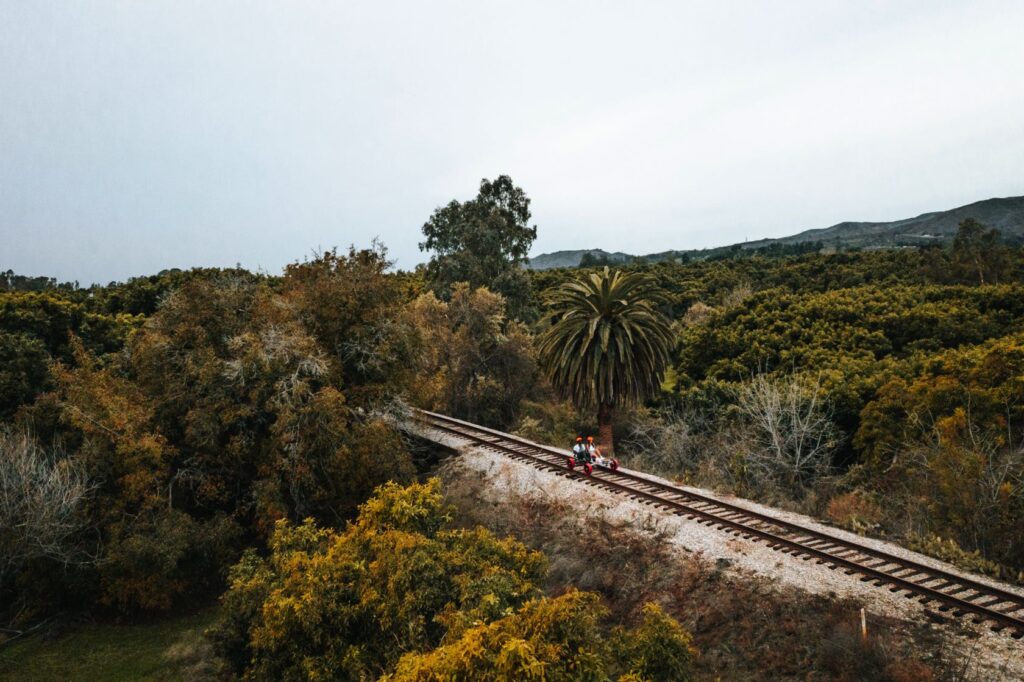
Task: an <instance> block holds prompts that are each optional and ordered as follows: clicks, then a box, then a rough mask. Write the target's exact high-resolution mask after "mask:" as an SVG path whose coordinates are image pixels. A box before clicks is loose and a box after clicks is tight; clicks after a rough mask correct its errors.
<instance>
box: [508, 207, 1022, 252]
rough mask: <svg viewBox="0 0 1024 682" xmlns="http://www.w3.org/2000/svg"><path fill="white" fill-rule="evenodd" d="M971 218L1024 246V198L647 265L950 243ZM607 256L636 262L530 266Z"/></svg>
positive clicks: (848, 224) (835, 228)
mask: <svg viewBox="0 0 1024 682" xmlns="http://www.w3.org/2000/svg"><path fill="white" fill-rule="evenodd" d="M966 218H974V219H975V220H977V221H978V222H981V223H984V224H985V225H987V226H988V227H994V228H996V229H998V230H999V231H1001V232H1002V233H1003V235H1004V237H1006V238H1008V239H1010V240H1012V241H1015V242H1024V197H1007V198H1004V199H985V200H984V201H976V202H974V203H973V204H967V205H966V206H960V207H958V208H954V209H950V210H948V211H936V212H933V213H922V214H921V215H919V216H917V217H914V218H904V219H903V220H893V221H891V222H880V223H869V222H842V223H838V224H836V225H832V226H831V227H825V228H818V229H813V230H805V231H804V232H800V233H798V234H794V235H792V236H789V237H781V238H779V239H759V240H757V241H752V242H742V243H739V244H732V245H728V246H720V247H717V248H713V249H690V250H673V251H663V252H660V253H651V254H647V255H645V256H642V258H643V259H644V260H650V261H659V260H667V259H671V258H680V257H683V258H686V257H689V258H710V257H714V256H718V255H724V254H726V253H729V252H735V251H737V250H742V251H753V250H761V249H763V250H766V251H768V252H782V253H788V252H798V251H800V250H802V249H801V248H800V245H805V246H807V247H813V248H814V249H815V250H817V249H831V248H836V249H851V248H856V249H887V248H897V247H901V246H922V245H925V244H934V243H944V242H947V241H949V240H950V239H952V237H953V235H955V234H956V230H957V226H958V225H959V224H960V222H961V221H962V220H964V219H966ZM586 253H590V254H593V255H594V256H597V257H601V256H604V257H607V258H608V262H610V263H624V262H627V261H629V260H630V259H632V258H633V256H630V255H629V254H626V253H608V252H606V251H602V250H601V249H586V250H580V251H556V252H555V253H545V254H541V255H539V256H537V257H535V258H531V259H530V261H529V264H528V267H530V268H532V269H535V270H546V269H549V268H559V267H575V266H577V265H579V262H580V259H581V258H582V257H583V255H584V254H586Z"/></svg>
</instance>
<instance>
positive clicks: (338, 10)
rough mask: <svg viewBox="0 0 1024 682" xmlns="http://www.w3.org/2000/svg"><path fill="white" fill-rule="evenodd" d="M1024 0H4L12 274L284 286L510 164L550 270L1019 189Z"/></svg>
mask: <svg viewBox="0 0 1024 682" xmlns="http://www.w3.org/2000/svg"><path fill="white" fill-rule="evenodd" d="M1022 27H1024V2H1020V1H1019V0H1008V1H1006V2H995V1H992V2H987V1H978V0H970V1H964V2H956V3H951V2H937V1H936V0H928V1H925V2H894V1H891V0H889V1H885V2H872V1H866V0H856V1H852V2H838V1H829V2H822V1H821V0H813V1H809V2H793V1H783V2H711V1H704V2H679V1H672V2H634V3H626V2H597V1H595V0H589V1H587V2H573V3H570V2H552V1H548V2H523V1H522V0H520V1H517V2H505V3H495V2H481V1H479V0H477V1H474V2H438V1H436V0H435V1H433V2H408V3H388V2H367V3H355V2H343V1H340V0H338V1H334V2H326V1H325V2H276V1H275V2H254V1H252V0H248V1H246V2H222V1H217V2H210V1H207V0H204V1H202V2H199V1H197V2H187V1H182V0H173V1H169V2H157V1H155V0H146V1H145V2H134V1H131V2H129V1H125V2H85V1H82V2H68V1H67V0H63V1H61V2H48V1H41V0H31V1H29V0H0V237H2V239H0V269H7V268H13V269H14V270H15V271H17V272H22V273H26V274H48V275H54V276H57V277H59V278H61V279H77V280H79V281H81V282H82V283H83V284H85V283H89V282H93V281H99V282H107V281H109V280H112V279H124V278H126V277H129V276H133V275H140V274H151V273H155V272H157V271H159V270H161V269H164V268H169V267H191V266H199V265H204V266H206V265H233V264H235V263H236V262H237V263H241V264H242V265H243V266H246V267H249V268H253V269H256V268H259V269H263V270H266V271H269V272H272V273H276V272H278V271H279V270H280V268H281V267H282V266H283V265H284V264H286V263H288V262H291V261H294V260H296V259H301V258H302V257H304V256H306V255H309V254H310V253H312V252H313V251H316V250H318V249H322V248H326V247H330V246H333V245H338V246H342V247H344V246H347V245H348V244H351V243H355V244H356V245H357V246H364V245H367V244H369V242H370V240H371V239H372V238H374V237H375V236H379V237H380V238H381V239H382V240H383V241H384V243H385V244H386V245H387V246H388V247H389V249H390V252H391V255H392V256H393V257H395V258H396V259H397V261H398V266H399V267H404V268H411V267H413V266H414V265H415V264H416V263H418V262H421V261H422V260H425V256H424V255H422V254H421V253H420V252H419V250H418V249H417V246H416V245H417V242H418V241H419V240H420V238H421V234H420V227H421V226H422V224H423V222H424V220H425V219H426V218H427V217H428V216H429V215H430V213H431V211H432V210H433V209H434V208H435V207H437V206H439V205H441V204H444V203H446V202H447V201H449V200H450V199H453V198H458V199H468V198H471V197H472V196H473V195H475V193H476V189H477V186H478V183H479V181H480V179H481V178H483V177H494V176H496V175H498V174H500V173H508V174H510V175H511V176H512V177H513V179H514V180H515V181H516V183H517V184H519V185H520V186H521V187H523V188H524V189H525V190H526V192H527V193H528V194H529V196H530V197H531V198H532V200H533V211H534V221H535V222H536V224H537V226H538V239H537V241H536V243H535V244H534V249H533V253H534V254H537V253H541V252H545V251H553V250H557V249H573V248H588V247H601V248H604V249H608V250H621V251H627V252H630V253H649V252H652V251H661V250H665V249H670V248H676V249H683V248H700V247H706V246H717V245H722V244H727V243H732V242H736V241H742V240H743V239H747V238H749V239H756V238H761V237H770V236H783V235H786V234H792V233H794V232H797V231H800V230H803V229H807V228H812V227H825V226H828V225H831V224H833V223H836V222H839V221H841V220H891V219H897V218H904V217H908V216H911V215H916V214H918V213H922V212H925V211H930V210H940V209H946V208H952V207H954V206H958V205H961V204H965V203H969V202H971V201H975V200H978V199H984V198H989V197H993V196H1014V195H1020V194H1024V40H1022V38H1021V28H1022Z"/></svg>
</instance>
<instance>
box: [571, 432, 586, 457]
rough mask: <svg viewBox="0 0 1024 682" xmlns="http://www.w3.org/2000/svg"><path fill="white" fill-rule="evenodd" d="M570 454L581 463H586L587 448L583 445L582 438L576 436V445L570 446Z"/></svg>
mask: <svg viewBox="0 0 1024 682" xmlns="http://www.w3.org/2000/svg"><path fill="white" fill-rule="evenodd" d="M572 454H573V456H574V457H575V458H576V459H578V460H579V461H581V462H585V461H587V446H586V445H584V444H583V436H576V444H575V445H573V446H572Z"/></svg>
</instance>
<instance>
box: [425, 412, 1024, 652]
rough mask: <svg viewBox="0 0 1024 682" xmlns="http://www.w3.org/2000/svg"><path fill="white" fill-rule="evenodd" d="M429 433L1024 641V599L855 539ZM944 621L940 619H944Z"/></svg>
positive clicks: (435, 421) (518, 447)
mask: <svg viewBox="0 0 1024 682" xmlns="http://www.w3.org/2000/svg"><path fill="white" fill-rule="evenodd" d="M412 416H413V418H414V419H415V420H416V421H418V422H420V423H421V424H423V425H424V426H426V427H428V428H431V429H434V430H436V431H440V432H443V433H446V434H449V435H453V436H455V437H457V438H459V439H462V440H466V441H469V442H471V443H474V444H477V445H481V446H483V447H485V448H488V449H490V450H493V451H495V452H499V453H501V454H503V455H506V456H508V457H511V458H513V459H516V460H519V461H522V462H526V463H528V464H530V465H532V466H534V467H537V468H540V469H545V470H550V471H555V472H557V473H559V474H560V475H563V476H567V477H570V478H573V479H576V480H579V481H581V482H583V483H586V484H588V485H593V486H597V487H601V488H605V489H609V490H613V491H614V492H616V493H619V494H622V495H626V496H628V497H630V498H632V499H634V500H637V501H640V502H642V503H645V504H649V505H652V506H655V507H659V508H662V509H666V510H668V511H671V512H672V513H674V514H678V515H680V516H684V517H687V518H691V519H694V520H696V521H697V522H698V523H702V524H707V525H709V526H711V527H714V528H718V529H721V530H723V531H726V532H729V533H732V534H734V535H737V536H739V537H743V538H746V539H749V540H753V541H757V542H763V543H765V544H766V545H767V546H769V547H771V548H772V549H774V550H776V551H779V552H783V553H785V554H790V555H793V556H796V557H799V558H800V559H803V560H805V561H815V562H816V563H818V564H825V565H827V566H828V567H829V568H831V569H833V570H841V571H844V572H845V573H846V574H848V575H856V576H858V577H859V579H860V580H861V581H863V582H870V583H872V584H874V585H877V586H879V587H886V588H888V589H889V590H890V591H891V592H895V593H900V594H902V595H903V596H904V597H907V598H908V599H916V600H918V601H919V602H921V603H922V604H924V605H926V606H929V607H931V608H934V609H935V610H936V611H939V612H941V613H943V614H949V615H951V616H955V617H967V618H970V619H971V620H973V621H974V622H975V623H985V624H987V625H989V626H990V627H991V628H992V629H993V630H996V631H1001V632H1006V633H1007V634H1009V636H1011V637H1013V638H1014V639H1021V638H1022V637H1024V597H1022V596H1021V595H1018V594H1015V593H1013V592H1009V591H1007V590H1002V589H1000V588H998V587H993V586H991V585H986V584H984V583H980V582H976V581H974V580H971V579H969V578H965V577H963V576H960V575H957V574H955V573H949V572H947V571H943V570H941V569H938V568H934V567H932V566H927V565H925V564H921V563H917V562H915V561H912V560H909V559H905V558H903V557H899V556H896V555H894V554H889V553H887V552H884V551H880V550H877V549H874V548H872V547H867V546H865V545H862V544H859V543H857V542H853V541H851V540H847V539H843V538H839V537H835V536H833V535H830V534H828V533H823V532H821V531H818V530H815V529H812V528H807V527H804V526H801V525H799V524H795V523H790V522H788V521H783V520H781V519H777V518H775V517H773V516H769V515H767V514H761V513H759V512H755V511H751V510H749V509H746V508H744V507H740V506H737V505H733V504H729V503H728V502H723V501H721V500H717V499H715V498H712V497H707V496H705V495H700V494H699V493H694V492H691V491H689V490H684V489H682V488H678V487H676V486H673V485H669V484H666V483H661V482H658V481H652V480H650V479H648V478H645V477H643V476H639V475H637V474H634V473H631V472H629V471H625V470H623V469H619V470H618V471H611V470H609V469H603V468H599V467H595V468H594V472H593V474H592V475H590V476H586V475H584V474H582V473H580V472H573V471H570V470H569V469H568V468H567V467H566V458H567V453H566V452H565V451H561V450H558V449H556V448H552V447H547V446H543V445H538V444H536V443H532V442H530V441H527V440H525V439H522V438H517V437H516V436H511V435H509V434H507V433H502V432H500V431H495V430H493V429H488V428H485V427H482V426H477V425H476V424H470V423H468V422H464V421H461V420H458V419H453V418H451V417H448V416H445V415H442V414H437V413H435V412H427V411H425V410H414V411H413V414H412ZM940 618H941V616H940Z"/></svg>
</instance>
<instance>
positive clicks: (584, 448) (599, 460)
mask: <svg viewBox="0 0 1024 682" xmlns="http://www.w3.org/2000/svg"><path fill="white" fill-rule="evenodd" d="M567 460H568V461H567V464H568V466H569V468H570V469H575V468H576V466H577V465H582V467H583V472H584V473H585V474H586V475H587V476H589V475H590V474H592V473H593V471H594V465H595V464H596V465H597V466H599V467H603V468H605V469H611V470H612V471H615V470H616V469H618V468H619V460H617V459H609V458H607V457H605V456H604V455H602V454H601V449H600V448H599V447H597V444H596V443H595V442H594V437H593V436H587V442H586V443H584V442H583V437H582V436H577V437H576V444H575V445H573V446H572V455H571V456H570V457H568V458H567Z"/></svg>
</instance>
